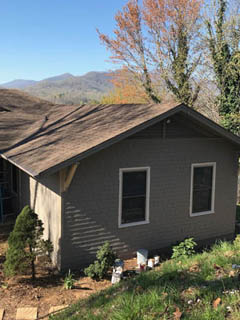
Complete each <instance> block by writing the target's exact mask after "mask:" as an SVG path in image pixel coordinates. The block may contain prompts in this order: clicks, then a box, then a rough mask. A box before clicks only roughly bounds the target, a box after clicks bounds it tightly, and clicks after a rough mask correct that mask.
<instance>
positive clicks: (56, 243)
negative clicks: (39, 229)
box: [22, 174, 62, 267]
mask: <svg viewBox="0 0 240 320" xmlns="http://www.w3.org/2000/svg"><path fill="white" fill-rule="evenodd" d="M28 179H29V191H30V205H31V208H32V209H33V210H34V211H35V212H36V213H37V214H38V216H39V218H40V219H41V220H42V221H43V223H44V225H43V226H44V238H45V239H50V240H51V241H52V243H53V247H54V252H53V256H52V261H53V264H54V265H56V266H59V267H60V262H61V261H60V238H61V206H62V202H61V196H60V181H59V175H58V174H55V175H52V176H49V177H46V178H44V179H41V180H35V179H33V178H32V177H28ZM24 185H25V188H27V184H24ZM22 194H23V190H22Z"/></svg>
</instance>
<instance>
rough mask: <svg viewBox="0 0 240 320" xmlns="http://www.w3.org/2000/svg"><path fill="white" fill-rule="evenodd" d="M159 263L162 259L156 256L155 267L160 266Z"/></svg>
mask: <svg viewBox="0 0 240 320" xmlns="http://www.w3.org/2000/svg"><path fill="white" fill-rule="evenodd" d="M159 262H160V257H159V256H155V257H154V265H157V264H159Z"/></svg>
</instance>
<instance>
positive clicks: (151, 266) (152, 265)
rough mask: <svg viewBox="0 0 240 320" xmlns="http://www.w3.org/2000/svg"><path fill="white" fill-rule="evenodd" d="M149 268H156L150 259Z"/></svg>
mask: <svg viewBox="0 0 240 320" xmlns="http://www.w3.org/2000/svg"><path fill="white" fill-rule="evenodd" d="M148 267H149V268H151V269H152V268H153V267H154V263H153V259H148Z"/></svg>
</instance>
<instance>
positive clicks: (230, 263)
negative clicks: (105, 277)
mask: <svg viewBox="0 0 240 320" xmlns="http://www.w3.org/2000/svg"><path fill="white" fill-rule="evenodd" d="M239 249H240V238H239V236H238V238H236V240H235V241H234V242H233V243H230V242H220V243H218V244H216V245H214V246H213V247H212V249H211V250H206V251H204V252H203V253H199V254H194V255H193V256H190V257H186V256H185V257H181V258H178V259H170V260H167V261H165V262H163V263H161V265H160V266H159V267H157V268H156V269H155V270H154V271H148V272H143V273H141V275H139V276H136V277H133V278H130V279H128V280H125V281H121V282H120V284H119V285H114V286H112V287H111V288H109V289H106V290H104V291H101V292H100V293H97V294H95V295H92V296H90V297H89V298H88V299H85V300H79V302H78V303H77V304H73V305H72V306H70V307H69V308H68V309H66V310H65V311H63V312H62V313H60V314H58V315H56V316H53V317H52V318H51V319H54V320H77V319H84V320H93V319H96V320H170V319H171V320H183V319H185V320H187V319H188V320H224V319H229V320H237V319H240V313H239V311H240V291H239V269H238V268H239V263H240V251H239Z"/></svg>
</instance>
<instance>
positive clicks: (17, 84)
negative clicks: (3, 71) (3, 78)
mask: <svg viewBox="0 0 240 320" xmlns="http://www.w3.org/2000/svg"><path fill="white" fill-rule="evenodd" d="M35 83H37V81H34V80H23V79H16V80H13V81H10V82H6V83H4V84H1V87H2V88H6V89H24V88H26V87H29V86H33V85H34V84H35Z"/></svg>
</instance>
